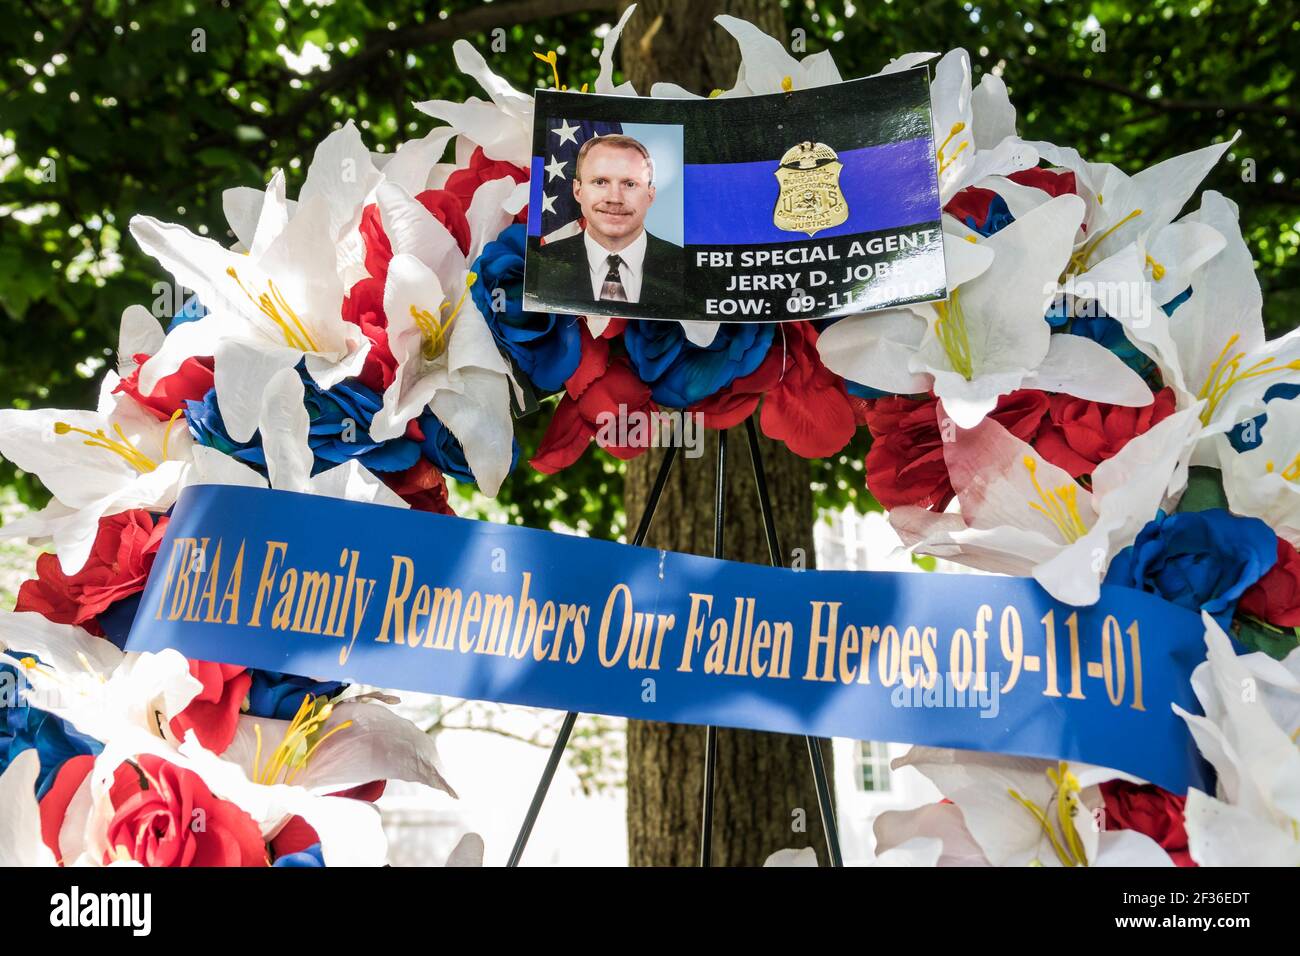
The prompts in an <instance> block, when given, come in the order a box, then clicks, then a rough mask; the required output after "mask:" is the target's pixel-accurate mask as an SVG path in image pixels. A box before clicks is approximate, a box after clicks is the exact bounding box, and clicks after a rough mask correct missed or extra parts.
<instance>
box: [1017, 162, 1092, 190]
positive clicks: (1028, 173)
mask: <svg viewBox="0 0 1300 956" xmlns="http://www.w3.org/2000/svg"><path fill="white" fill-rule="evenodd" d="M1007 179H1009V180H1011V181H1012V182H1013V183H1019V184H1020V185H1022V186H1033V187H1034V188H1035V189H1041V190H1042V191H1043V192H1045V193H1047V195H1049V196H1053V197H1055V196H1065V195H1070V194H1073V195H1078V193H1079V187H1078V185H1077V184H1076V182H1075V179H1074V171H1073V170H1069V169H1060V170H1052V169H1044V168H1043V167H1042V166H1031V167H1030V168H1029V169H1019V170H1016V172H1014V173H1008V174H1007Z"/></svg>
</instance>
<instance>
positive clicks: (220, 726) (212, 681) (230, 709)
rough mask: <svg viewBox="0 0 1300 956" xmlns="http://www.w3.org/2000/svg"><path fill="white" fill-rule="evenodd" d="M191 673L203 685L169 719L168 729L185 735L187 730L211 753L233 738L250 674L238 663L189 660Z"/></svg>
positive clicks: (224, 746)
mask: <svg viewBox="0 0 1300 956" xmlns="http://www.w3.org/2000/svg"><path fill="white" fill-rule="evenodd" d="M190 673H191V674H192V675H193V676H194V677H196V678H198V681H199V683H201V684H202V685H203V689H202V690H201V691H199V692H198V694H197V695H195V697H194V699H193V700H192V701H190V702H189V703H188V704H187V705H186V706H185V709H184V710H182V711H181V712H180V713H179V714H177V715H176V716H175V717H173V718H172V720H171V725H170V726H171V731H172V733H173V734H175V735H176V736H177V738H179V739H184V737H185V733H186V732H187V731H190V730H193V731H194V735H195V736H196V737H198V738H199V743H201V744H202V745H203V746H204V747H206V748H207V749H208V750H211V751H212V752H213V753H218V754H219V753H223V752H224V751H225V749H226V748H227V747H229V746H230V742H231V741H232V740H234V739H235V729H236V728H237V727H238V726H239V711H240V708H242V707H243V705H244V699H245V698H246V697H247V696H248V688H249V687H250V686H252V683H253V675H251V674H250V673H248V671H246V670H245V669H244V668H242V667H240V666H239V665H238V664H213V663H209V662H208V661H190Z"/></svg>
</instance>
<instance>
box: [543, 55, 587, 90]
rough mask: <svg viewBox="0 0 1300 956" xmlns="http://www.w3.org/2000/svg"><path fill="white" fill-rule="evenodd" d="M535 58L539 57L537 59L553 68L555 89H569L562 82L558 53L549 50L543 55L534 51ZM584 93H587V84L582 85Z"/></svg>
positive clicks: (552, 74)
mask: <svg viewBox="0 0 1300 956" xmlns="http://www.w3.org/2000/svg"><path fill="white" fill-rule="evenodd" d="M533 56H535V57H537V59H539V60H541V61H542V62H543V63H545V64H546V65H547V66H549V67H550V68H551V76H552V77H553V78H554V80H555V89H557V90H567V89H568V87H567V86H565V85H564V84H563V83H561V82H560V68H559V60H560V57H559V54H558V53H556V52H555V51H554V50H547V51H546V52H545V53H544V54H543V53H538V52H537V51H536V50H534V51H533ZM582 92H583V93H586V92H587V84H586V83H583V84H582Z"/></svg>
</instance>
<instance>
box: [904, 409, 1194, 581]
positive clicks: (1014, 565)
mask: <svg viewBox="0 0 1300 956" xmlns="http://www.w3.org/2000/svg"><path fill="white" fill-rule="evenodd" d="M1199 427H1200V423H1199V421H1198V420H1197V418H1196V410H1195V409H1186V410H1184V411H1182V412H1178V413H1176V414H1174V415H1171V416H1169V417H1168V418H1166V419H1164V420H1163V421H1161V422H1159V423H1158V424H1156V425H1155V426H1154V427H1152V428H1151V429H1150V430H1148V431H1146V432H1144V433H1143V434H1141V435H1138V436H1137V437H1135V438H1134V439H1132V440H1131V441H1130V442H1129V443H1128V444H1126V445H1125V446H1124V447H1123V448H1122V449H1120V451H1119V453H1118V454H1116V455H1115V456H1114V457H1113V458H1109V459H1107V460H1106V461H1103V462H1102V463H1101V464H1100V465H1098V466H1097V468H1096V470H1095V471H1094V472H1093V475H1092V490H1091V491H1088V490H1086V489H1084V488H1082V487H1080V486H1079V485H1078V483H1076V482H1075V480H1074V479H1073V478H1071V477H1070V475H1069V473H1068V472H1066V471H1065V470H1063V469H1061V468H1058V467H1057V466H1056V465H1053V464H1051V463H1050V462H1048V461H1046V460H1044V459H1043V458H1041V457H1040V456H1039V455H1038V453H1037V452H1036V451H1035V450H1034V449H1033V448H1032V447H1031V446H1030V445H1028V444H1026V443H1025V442H1023V441H1021V440H1020V439H1019V438H1016V437H1015V436H1014V435H1012V434H1011V433H1010V432H1009V431H1007V430H1006V429H1005V428H1004V427H1003V426H1002V425H1000V424H998V423H997V422H996V421H994V420H992V419H986V420H984V421H983V422H981V423H980V424H979V425H978V426H977V427H976V428H974V429H970V430H964V429H958V430H957V432H956V435H955V437H954V440H953V441H950V442H945V443H944V460H945V461H946V463H947V466H948V472H949V475H950V476H951V480H952V485H953V488H954V489H955V490H956V492H957V498H958V501H960V503H961V509H962V510H961V514H953V513H948V514H936V513H934V512H932V511H927V510H926V509H924V508H918V507H915V506H907V507H902V508H895V509H894V510H892V511H891V512H890V513H889V521H890V524H891V525H893V527H894V529H895V530H896V531H897V532H898V534H899V537H900V538H902V540H903V543H904V544H906V545H908V546H909V547H913V548H914V550H916V551H918V552H920V553H922V554H931V555H935V556H937V557H942V558H946V559H948V560H950V561H956V562H958V563H960V564H967V565H970V566H972V567H977V568H980V569H982V570H985V571H993V572H998V573H1002V574H1015V575H1032V576H1033V578H1034V579H1035V580H1036V581H1038V583H1039V584H1041V585H1042V586H1043V588H1044V589H1046V590H1047V592H1048V593H1049V594H1051V595H1052V596H1053V597H1054V598H1056V599H1057V600H1059V601H1063V602H1065V603H1067V604H1073V605H1078V606H1082V605H1089V604H1093V603H1095V602H1096V600H1097V598H1098V596H1099V594H1100V587H1101V581H1102V579H1103V577H1104V576H1105V572H1106V568H1107V566H1108V565H1109V564H1110V560H1111V559H1112V558H1113V557H1114V556H1115V555H1116V554H1117V553H1118V552H1119V551H1120V550H1122V549H1123V548H1125V547H1127V546H1128V545H1130V544H1132V543H1133V540H1134V539H1135V538H1136V537H1137V534H1138V532H1139V531H1141V530H1142V528H1143V526H1144V525H1145V524H1146V523H1147V522H1148V521H1149V520H1150V519H1151V518H1153V517H1154V516H1155V514H1156V511H1157V510H1158V509H1159V508H1160V507H1162V506H1163V505H1164V504H1165V503H1166V502H1167V500H1169V499H1170V498H1171V497H1172V496H1175V495H1178V494H1180V493H1181V492H1182V490H1183V488H1184V486H1185V485H1186V481H1187V460H1188V456H1189V455H1190V453H1191V448H1192V443H1193V440H1194V438H1195V436H1196V434H1197V431H1198V430H1199Z"/></svg>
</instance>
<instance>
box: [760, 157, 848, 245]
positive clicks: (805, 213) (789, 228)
mask: <svg viewBox="0 0 1300 956" xmlns="http://www.w3.org/2000/svg"><path fill="white" fill-rule="evenodd" d="M843 168H844V164H843V163H841V162H840V161H839V157H838V156H836V155H835V150H833V149H831V148H830V147H829V146H827V145H826V144H825V143H811V142H803V143H800V144H799V145H797V146H792V147H790V149H788V150H787V151H786V154H785V155H784V156H782V157H781V165H780V166H779V167H778V168H777V171H776V181H777V182H778V183H780V184H781V195H779V196H778V197H777V198H776V209H774V210H772V222H774V223H776V227H777V228H778V229H784V230H785V231H786V232H806V233H808V235H809V236H812V235H813V234H814V233H816V232H819V231H820V230H822V229H829V228H831V227H832V226H838V225H839V224H840V223H842V222H844V221H845V220H846V219H848V218H849V207H848V203H846V202H845V201H844V195H843V194H842V193H841V192H840V170H841V169H843Z"/></svg>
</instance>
